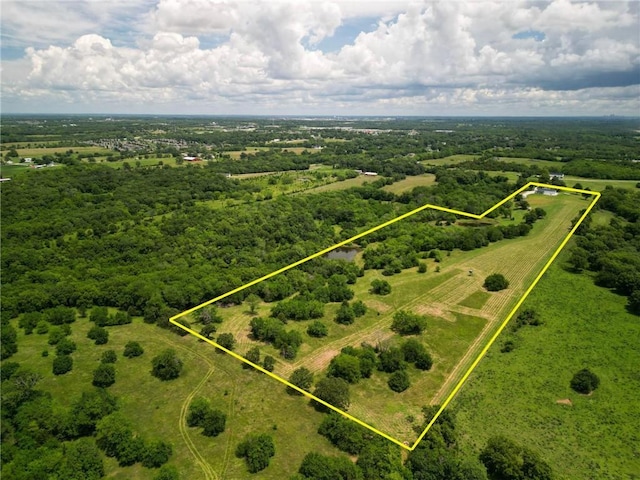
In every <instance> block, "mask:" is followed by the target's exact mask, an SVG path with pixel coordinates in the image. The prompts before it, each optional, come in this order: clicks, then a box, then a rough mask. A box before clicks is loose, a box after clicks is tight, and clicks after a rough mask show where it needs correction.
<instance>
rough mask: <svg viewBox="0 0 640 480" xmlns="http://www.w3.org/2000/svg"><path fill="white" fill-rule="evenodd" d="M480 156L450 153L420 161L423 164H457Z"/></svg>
mask: <svg viewBox="0 0 640 480" xmlns="http://www.w3.org/2000/svg"><path fill="white" fill-rule="evenodd" d="M476 158H478V156H477V155H466V154H458V155H449V156H448V157H443V158H433V159H429V160H422V161H421V162H420V163H421V164H423V165H455V164H456V163H462V162H468V161H471V160H474V159H476Z"/></svg>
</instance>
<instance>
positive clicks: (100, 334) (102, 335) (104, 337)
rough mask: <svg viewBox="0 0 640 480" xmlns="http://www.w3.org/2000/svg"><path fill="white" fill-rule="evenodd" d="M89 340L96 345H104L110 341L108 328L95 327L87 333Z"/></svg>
mask: <svg viewBox="0 0 640 480" xmlns="http://www.w3.org/2000/svg"><path fill="white" fill-rule="evenodd" d="M87 338H90V339H91V340H93V341H94V342H95V344H96V345H104V344H105V343H107V342H108V341H109V332H108V331H107V329H106V328H103V327H98V326H93V327H91V328H90V329H89V332H88V333H87Z"/></svg>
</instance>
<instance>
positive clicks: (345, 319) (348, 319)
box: [335, 302, 356, 325]
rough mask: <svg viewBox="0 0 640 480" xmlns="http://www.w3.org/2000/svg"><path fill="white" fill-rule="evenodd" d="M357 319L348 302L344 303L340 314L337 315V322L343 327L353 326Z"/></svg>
mask: <svg viewBox="0 0 640 480" xmlns="http://www.w3.org/2000/svg"><path fill="white" fill-rule="evenodd" d="M355 318H356V314H355V313H354V312H353V309H352V308H351V307H350V306H349V303H348V302H342V305H340V308H339V309H338V313H336V318H335V320H336V322H338V323H340V324H342V325H351V324H352V323H353V321H354V320H355Z"/></svg>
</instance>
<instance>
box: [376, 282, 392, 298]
mask: <svg viewBox="0 0 640 480" xmlns="http://www.w3.org/2000/svg"><path fill="white" fill-rule="evenodd" d="M371 293H375V294H376V295H389V294H390V293H391V284H390V283H389V282H387V281H386V280H378V279H376V280H374V281H373V282H371Z"/></svg>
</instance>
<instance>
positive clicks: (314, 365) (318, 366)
mask: <svg viewBox="0 0 640 480" xmlns="http://www.w3.org/2000/svg"><path fill="white" fill-rule="evenodd" d="M339 353H340V350H333V349H331V350H327V351H325V352H322V353H320V354H319V355H317V356H316V357H315V358H314V359H313V362H311V363H309V364H308V365H305V366H306V367H307V368H308V369H309V370H311V371H312V372H319V371H320V370H323V369H325V368H327V366H328V365H329V362H330V361H331V359H332V358H333V357H335V356H336V355H338V354H339Z"/></svg>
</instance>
